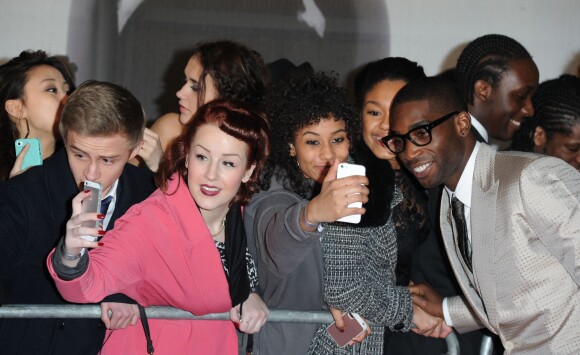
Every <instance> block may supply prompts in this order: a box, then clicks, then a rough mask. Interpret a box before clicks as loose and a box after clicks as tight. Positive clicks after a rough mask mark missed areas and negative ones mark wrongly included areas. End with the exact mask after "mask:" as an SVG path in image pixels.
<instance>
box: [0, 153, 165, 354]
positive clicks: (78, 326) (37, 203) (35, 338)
mask: <svg viewBox="0 0 580 355" xmlns="http://www.w3.org/2000/svg"><path fill="white" fill-rule="evenodd" d="M154 188H155V186H154V183H153V179H152V175H151V173H150V172H149V171H147V170H145V169H140V168H136V167H134V166H132V165H129V164H127V165H126V166H125V168H124V170H123V173H122V175H121V177H120V179H119V185H118V187H117V200H116V205H115V211H114V213H113V216H112V218H111V222H110V223H109V227H110V228H112V225H113V224H114V221H115V220H116V219H117V218H118V217H120V216H121V215H123V214H124V213H125V211H126V210H127V209H128V208H129V207H131V206H132V205H133V204H135V203H138V202H140V201H142V200H144V199H145V198H146V197H147V196H149V194H150V193H151V192H153V190H154ZM78 192H79V190H78V187H77V185H76V183H75V181H74V178H73V176H72V173H71V172H70V169H69V166H68V161H67V155H66V152H65V150H64V149H61V150H59V151H58V152H56V153H55V154H54V155H53V156H52V157H50V158H49V159H47V160H45V161H44V165H42V166H40V167H35V168H32V169H30V170H29V171H27V172H25V173H23V174H21V175H18V176H16V177H14V178H12V179H10V180H8V181H5V182H2V183H0V216H1V217H0V280H1V282H2V285H3V287H4V303H5V304H61V303H66V302H65V301H64V300H63V299H62V298H61V297H60V295H59V293H58V291H57V290H56V288H55V286H54V284H53V282H52V279H51V278H50V276H49V275H48V273H47V270H46V266H45V265H46V257H47V255H48V253H49V252H50V251H51V250H52V249H53V248H54V247H55V246H56V244H57V242H58V241H59V239H60V237H61V236H63V235H64V233H65V225H66V222H67V220H68V219H69V218H70V215H71V200H72V198H73V197H74V196H75V195H76V194H77V193H78ZM105 238H106V237H105ZM104 331H105V330H104V326H103V325H102V322H101V321H100V320H98V319H0V347H1V350H0V352H1V353H5V354H79V355H80V354H83V355H84V354H96V353H97V352H98V351H99V349H100V348H101V346H102V343H103V339H104Z"/></svg>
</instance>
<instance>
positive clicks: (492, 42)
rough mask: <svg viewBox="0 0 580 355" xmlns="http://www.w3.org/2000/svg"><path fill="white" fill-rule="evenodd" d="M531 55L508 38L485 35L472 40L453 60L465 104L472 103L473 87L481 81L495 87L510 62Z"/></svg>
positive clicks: (529, 57)
mask: <svg viewBox="0 0 580 355" xmlns="http://www.w3.org/2000/svg"><path fill="white" fill-rule="evenodd" d="M520 59H530V60H532V56H531V55H530V53H528V51H527V50H526V49H525V48H524V46H522V45H521V44H520V43H519V42H518V41H516V40H515V39H513V38H510V37H508V36H504V35H499V34H489V35H485V36H481V37H479V38H476V39H475V40H473V41H472V42H471V43H469V44H468V45H467V47H465V49H464V50H463V51H462V52H461V55H460V56H459V59H458V60H457V67H456V69H455V77H456V83H457V87H458V88H459V91H460V92H461V96H462V98H463V101H465V103H466V104H468V105H470V104H473V99H474V90H475V89H474V86H475V83H476V82H477V81H478V80H484V81H486V82H488V83H490V84H491V85H492V87H493V88H496V87H497V85H498V84H499V82H500V81H501V79H502V78H503V75H504V74H505V73H507V72H509V71H510V65H509V63H510V61H513V60H520Z"/></svg>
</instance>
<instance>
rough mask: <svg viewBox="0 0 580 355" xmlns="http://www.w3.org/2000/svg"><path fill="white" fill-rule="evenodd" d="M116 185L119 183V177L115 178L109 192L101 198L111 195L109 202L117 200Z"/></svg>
mask: <svg viewBox="0 0 580 355" xmlns="http://www.w3.org/2000/svg"><path fill="white" fill-rule="evenodd" d="M117 185H119V179H117V180H115V182H114V183H113V185H111V188H110V189H109V192H108V193H107V194H106V195H105V196H103V197H102V198H101V200H104V199H105V198H106V197H108V196H112V198H111V202H113V201H116V200H117Z"/></svg>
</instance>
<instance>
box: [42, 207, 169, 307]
mask: <svg viewBox="0 0 580 355" xmlns="http://www.w3.org/2000/svg"><path fill="white" fill-rule="evenodd" d="M141 207H142V206H141V205H136V206H134V207H133V208H131V209H130V210H129V211H128V212H127V214H126V215H125V216H123V217H122V218H120V219H119V220H117V221H116V223H115V228H114V229H113V230H112V231H109V232H107V234H106V235H105V237H104V238H103V239H102V242H103V243H104V245H103V246H102V247H99V248H97V249H93V250H91V251H90V252H89V265H88V268H87V270H86V272H85V273H84V274H83V275H82V276H80V277H78V278H76V279H74V280H71V281H65V280H62V279H60V278H59V277H58V275H56V273H55V271H54V268H53V267H52V256H53V254H54V250H53V251H52V252H51V254H50V255H49V257H48V260H47V265H48V270H49V272H50V274H51V276H52V278H53V279H54V281H55V283H56V286H57V288H58V290H59V292H60V293H61V295H62V296H63V297H64V298H65V299H66V300H68V301H70V302H77V303H95V302H99V301H101V300H102V299H103V298H104V297H106V296H108V295H111V294H115V293H124V294H126V295H127V296H129V297H131V298H133V299H135V300H136V301H137V302H139V303H141V302H140V300H139V299H138V296H139V292H137V290H138V289H139V284H140V283H142V280H143V276H142V274H143V265H142V261H143V260H148V259H149V258H148V256H149V255H152V254H154V249H153V245H152V243H151V240H150V237H151V236H155V235H156V234H157V233H159V232H161V231H159V230H157V228H158V226H160V225H163V226H164V227H165V229H166V230H165V231H163V233H167V227H168V223H157V222H159V220H160V219H163V218H156V217H155V212H156V211H152V209H151V208H148V211H147V213H146V216H145V214H141ZM149 207H151V206H149ZM158 217H161V216H158ZM151 221H156V223H152V222H151ZM169 225H171V223H169Z"/></svg>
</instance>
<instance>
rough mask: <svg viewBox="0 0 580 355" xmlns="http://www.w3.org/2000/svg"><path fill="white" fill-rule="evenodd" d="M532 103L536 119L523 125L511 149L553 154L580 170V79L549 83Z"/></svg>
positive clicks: (563, 76)
mask: <svg viewBox="0 0 580 355" xmlns="http://www.w3.org/2000/svg"><path fill="white" fill-rule="evenodd" d="M532 102H533V104H534V112H535V113H534V117H533V118H531V119H528V120H526V121H525V122H524V123H522V128H521V129H520V130H519V131H518V132H516V134H515V136H514V140H513V141H512V145H511V149H512V150H521V151H524V152H536V153H540V154H546V155H551V156H553V157H557V158H560V159H562V160H564V161H565V162H567V163H568V164H570V165H572V166H573V167H574V168H576V169H578V170H580V78H578V77H576V76H573V75H562V76H561V77H560V78H558V79H553V80H548V81H545V82H543V83H542V84H540V86H539V87H538V90H537V91H536V93H535V94H534V96H533V97H532Z"/></svg>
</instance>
